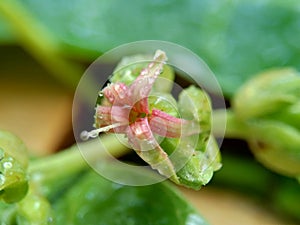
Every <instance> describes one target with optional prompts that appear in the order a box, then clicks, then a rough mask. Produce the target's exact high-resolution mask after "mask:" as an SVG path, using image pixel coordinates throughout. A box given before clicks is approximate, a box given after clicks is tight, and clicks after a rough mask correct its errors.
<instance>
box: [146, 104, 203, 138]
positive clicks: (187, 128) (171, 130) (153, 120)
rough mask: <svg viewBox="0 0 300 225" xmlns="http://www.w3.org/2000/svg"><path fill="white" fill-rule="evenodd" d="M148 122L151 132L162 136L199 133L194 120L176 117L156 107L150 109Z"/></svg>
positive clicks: (173, 136) (172, 136)
mask: <svg viewBox="0 0 300 225" xmlns="http://www.w3.org/2000/svg"><path fill="white" fill-rule="evenodd" d="M149 124H150V127H151V130H152V132H154V133H156V134H158V135H160V136H164V137H171V138H179V137H181V136H190V135H193V134H198V133H200V126H199V124H198V123H197V122H196V121H190V120H184V119H180V118H176V117H174V116H171V115H169V114H167V113H165V112H163V111H160V110H157V109H153V110H152V114H151V116H150V117H149Z"/></svg>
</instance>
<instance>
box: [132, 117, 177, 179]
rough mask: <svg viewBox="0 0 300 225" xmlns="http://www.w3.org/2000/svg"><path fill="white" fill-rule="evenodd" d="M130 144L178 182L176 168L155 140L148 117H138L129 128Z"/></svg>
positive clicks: (153, 166) (154, 165)
mask: <svg viewBox="0 0 300 225" xmlns="http://www.w3.org/2000/svg"><path fill="white" fill-rule="evenodd" d="M127 136H128V141H129V144H130V145H131V146H132V148H133V149H134V150H135V151H136V153H137V154H138V155H139V156H140V157H141V158H142V159H143V160H144V161H145V162H147V163H148V164H149V165H150V166H151V167H152V168H153V169H156V170H158V172H159V173H160V174H162V175H164V176H166V177H169V178H170V179H172V180H173V181H174V182H177V183H178V179H177V176H176V171H175V168H174V166H173V164H172V162H171V161H170V159H169V157H168V155H167V153H165V152H164V151H163V149H162V148H161V147H160V146H159V144H158V143H157V141H156V140H155V138H154V136H153V134H152V132H151V129H150V126H149V124H148V120H147V118H141V119H138V120H137V121H136V122H135V123H133V124H131V125H130V126H129V127H128V129H127Z"/></svg>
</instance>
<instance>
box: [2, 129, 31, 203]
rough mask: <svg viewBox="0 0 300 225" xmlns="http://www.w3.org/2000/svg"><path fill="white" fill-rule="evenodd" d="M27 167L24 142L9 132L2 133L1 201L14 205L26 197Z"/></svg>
mask: <svg viewBox="0 0 300 225" xmlns="http://www.w3.org/2000/svg"><path fill="white" fill-rule="evenodd" d="M27 165H28V159H27V154H26V147H25V145H24V144H23V142H22V141H21V140H20V139H19V138H17V137H16V136H14V135H13V134H11V133H9V132H5V131H0V199H2V200H4V201H5V202H7V203H13V202H17V201H20V200H21V199H22V198H23V197H24V196H25V195H26V193H27V190H28V181H27V174H26V168H27Z"/></svg>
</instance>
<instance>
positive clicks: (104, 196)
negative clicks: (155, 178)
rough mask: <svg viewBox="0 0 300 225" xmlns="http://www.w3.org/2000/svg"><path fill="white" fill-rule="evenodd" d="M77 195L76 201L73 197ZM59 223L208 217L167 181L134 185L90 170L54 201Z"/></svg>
mask: <svg viewBox="0 0 300 225" xmlns="http://www.w3.org/2000/svg"><path fill="white" fill-rule="evenodd" d="M74 199H76V201H74ZM54 211H55V215H56V216H55V217H56V221H55V222H56V224H64V225H65V224H74V225H77V224H107V225H117V224H118V225H119V224H120V225H122V224H132V225H134V224H144V225H147V224H161V225H163V224H166V225H169V224H178V225H183V224H186V225H205V224H207V223H206V221H205V220H204V219H203V218H202V217H201V216H200V215H199V214H198V213H197V212H196V211H195V209H194V208H192V207H191V206H190V205H189V204H188V203H187V202H185V201H184V200H183V198H182V197H181V196H180V195H179V194H178V193H177V192H176V191H175V190H174V189H173V188H172V187H171V186H169V185H168V184H166V183H159V184H154V185H151V186H144V187H133V186H123V185H120V184H116V183H112V182H109V181H107V180H105V179H103V178H102V177H101V176H99V175H98V174H96V173H94V172H93V173H89V174H87V176H85V177H84V178H83V179H82V180H81V181H80V182H79V183H78V184H76V185H75V186H73V187H72V188H71V189H70V190H69V191H68V192H66V195H65V196H64V197H62V198H60V199H59V200H58V202H57V203H55V205H54Z"/></svg>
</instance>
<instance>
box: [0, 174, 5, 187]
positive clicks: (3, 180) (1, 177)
mask: <svg viewBox="0 0 300 225" xmlns="http://www.w3.org/2000/svg"><path fill="white" fill-rule="evenodd" d="M4 183H5V176H4V175H3V174H0V185H3V184H4Z"/></svg>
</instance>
